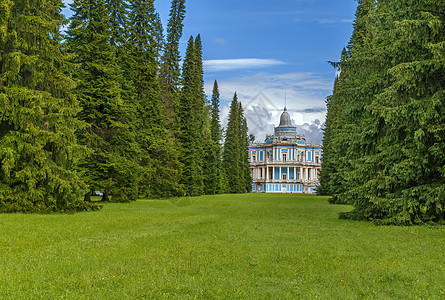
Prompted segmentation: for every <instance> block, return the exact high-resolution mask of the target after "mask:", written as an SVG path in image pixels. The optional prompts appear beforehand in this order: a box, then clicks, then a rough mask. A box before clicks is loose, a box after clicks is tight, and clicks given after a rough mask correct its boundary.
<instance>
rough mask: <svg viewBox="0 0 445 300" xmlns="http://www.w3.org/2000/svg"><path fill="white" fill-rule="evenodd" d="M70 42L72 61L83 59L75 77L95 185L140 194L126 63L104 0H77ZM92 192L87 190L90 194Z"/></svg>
mask: <svg viewBox="0 0 445 300" xmlns="http://www.w3.org/2000/svg"><path fill="white" fill-rule="evenodd" d="M71 8H72V10H73V12H74V14H73V16H72V18H71V23H70V26H69V30H68V36H67V42H68V47H69V49H70V51H71V52H72V61H73V62H74V63H75V64H77V65H78V67H77V69H76V71H75V72H74V73H73V77H74V79H75V80H76V88H75V90H74V91H75V93H76V95H77V98H78V100H79V102H80V105H81V107H82V110H81V112H80V113H79V118H80V119H81V120H83V121H85V122H87V123H88V124H89V125H90V126H89V127H88V128H86V129H85V130H83V131H82V132H81V133H80V140H81V142H82V143H83V144H84V145H86V146H87V147H88V148H89V149H91V153H90V155H89V156H88V157H87V159H86V160H84V162H83V167H84V168H85V170H86V176H87V177H86V178H87V179H88V183H89V185H90V188H91V189H92V190H93V189H98V190H102V191H104V197H103V200H108V194H109V193H110V192H111V193H113V200H114V201H129V200H134V199H136V198H137V196H138V190H137V189H138V185H139V184H138V180H139V173H140V170H139V164H138V161H137V160H134V158H138V157H139V154H138V153H137V152H138V150H139V148H138V146H137V144H136V141H135V138H134V135H133V133H132V131H131V127H130V124H128V122H127V120H128V119H129V118H131V114H130V115H129V110H128V107H126V106H125V105H124V102H123V100H122V97H121V93H122V89H121V85H120V84H119V78H120V76H121V69H120V68H119V65H118V64H117V61H116V53H115V49H114V47H113V46H112V45H111V44H110V38H111V35H110V33H111V31H110V29H109V24H110V21H109V16H108V13H107V10H106V3H105V1H104V0H92V1H87V0H75V1H74V2H73V4H72V5H71ZM86 197H88V195H87V196H86Z"/></svg>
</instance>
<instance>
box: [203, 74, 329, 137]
mask: <svg viewBox="0 0 445 300" xmlns="http://www.w3.org/2000/svg"><path fill="white" fill-rule="evenodd" d="M332 85H333V80H330V79H328V78H325V77H322V76H320V75H316V74H313V73H299V72H294V73H286V74H270V73H265V72H259V73H256V74H254V75H249V76H240V77H235V78H231V79H227V80H222V81H218V86H219V91H220V94H221V100H222V101H221V120H222V122H223V126H224V127H225V126H226V125H227V117H228V112H229V105H230V101H231V100H232V98H233V94H234V92H235V91H236V92H237V95H238V99H239V100H240V101H241V102H242V103H243V107H244V109H245V115H246V118H247V123H248V127H249V131H250V133H253V134H254V135H255V136H256V140H257V141H263V140H264V138H265V136H266V134H272V133H273V128H274V126H278V123H279V120H280V115H281V113H282V111H283V108H284V105H285V94H286V99H287V103H286V106H287V109H288V112H289V114H290V115H291V117H292V119H293V123H294V125H296V126H297V130H298V132H299V133H302V134H305V135H306V139H307V141H313V142H320V141H321V137H322V131H321V127H322V126H321V125H320V124H321V123H324V121H325V116H326V104H325V99H326V96H328V95H330V94H331V91H332ZM212 88H213V81H211V82H210V81H209V82H206V86H205V90H206V93H207V94H208V95H211V93H212Z"/></svg>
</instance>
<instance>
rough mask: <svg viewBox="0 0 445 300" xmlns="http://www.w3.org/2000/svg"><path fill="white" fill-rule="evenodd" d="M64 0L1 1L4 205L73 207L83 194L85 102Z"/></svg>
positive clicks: (0, 207)
mask: <svg viewBox="0 0 445 300" xmlns="http://www.w3.org/2000/svg"><path fill="white" fill-rule="evenodd" d="M61 5H62V3H61V1H58V0H53V1H45V2H41V1H5V0H1V1H0V212H43V213H48V212H72V211H81V210H89V209H97V208H98V207H97V206H95V205H93V204H90V203H86V202H84V201H83V200H82V194H83V193H85V192H86V186H85V184H84V183H83V181H82V180H81V179H80V176H79V173H77V172H75V170H74V169H75V166H76V163H77V161H78V159H79V158H81V157H82V156H83V155H84V150H85V149H84V148H83V147H80V146H78V145H77V141H76V137H75V131H76V130H79V129H81V128H83V127H84V124H83V123H82V122H80V121H78V120H76V119H75V115H76V113H77V112H78V109H79V107H78V103H77V101H76V100H75V98H74V97H73V95H72V94H71V93H70V89H71V86H72V81H71V80H70V78H69V77H67V76H66V75H65V74H63V73H62V69H64V68H65V67H66V66H65V64H64V60H65V59H66V54H65V53H64V52H63V51H62V48H61V44H60V42H61V35H60V33H59V30H60V27H61V25H62V24H63V23H64V18H63V16H62V15H61V14H60V11H61Z"/></svg>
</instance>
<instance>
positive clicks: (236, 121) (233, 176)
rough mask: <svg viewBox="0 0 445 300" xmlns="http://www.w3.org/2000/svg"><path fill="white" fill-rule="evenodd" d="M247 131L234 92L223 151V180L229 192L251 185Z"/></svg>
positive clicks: (243, 189) (242, 190)
mask: <svg viewBox="0 0 445 300" xmlns="http://www.w3.org/2000/svg"><path fill="white" fill-rule="evenodd" d="M247 131H248V129H247V122H246V119H245V118H244V113H243V108H242V105H241V102H238V96H237V94H236V93H235V95H234V96H233V100H232V102H231V104H230V111H229V121H228V123H227V129H226V134H225V141H224V151H223V169H224V176H225V178H224V180H226V181H227V185H228V192H229V193H244V192H247V191H250V190H251V187H252V178H251V175H250V164H249V149H248V146H249V145H248V143H249V141H248V135H247Z"/></svg>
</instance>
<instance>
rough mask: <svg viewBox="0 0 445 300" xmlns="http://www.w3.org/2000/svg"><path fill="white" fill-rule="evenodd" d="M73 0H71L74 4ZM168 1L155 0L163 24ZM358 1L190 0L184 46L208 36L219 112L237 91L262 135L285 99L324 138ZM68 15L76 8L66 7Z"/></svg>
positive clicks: (300, 123)
mask: <svg viewBox="0 0 445 300" xmlns="http://www.w3.org/2000/svg"><path fill="white" fill-rule="evenodd" d="M71 1H72V0H65V3H69V2H71ZM170 2H171V1H170V0H155V6H156V8H157V10H158V11H159V13H160V15H161V19H162V22H163V23H164V26H165V25H166V24H167V20H168V14H169V9H170ZM356 5H357V3H356V1H354V0H336V1H332V0H274V1H270V0H225V1H217V0H186V6H187V13H186V18H185V21H184V36H183V38H182V40H181V51H182V54H183V55H184V53H185V47H186V42H187V40H188V38H189V37H190V36H191V35H193V36H196V35H197V34H201V38H202V40H203V52H204V53H203V57H204V76H205V91H206V93H207V94H208V95H209V98H210V95H211V93H212V86H213V81H214V80H217V81H218V84H219V88H220V93H221V100H222V101H221V117H222V121H223V124H225V123H226V122H227V114H228V106H229V103H230V101H231V99H232V98H233V94H234V92H237V94H238V98H239V99H240V100H241V102H242V103H243V106H244V108H245V110H246V117H247V122H248V126H249V130H250V131H251V133H253V134H254V135H255V136H256V139H257V141H262V140H264V137H265V135H266V134H268V133H272V132H273V127H274V126H277V125H278V124H277V123H279V116H280V114H281V111H282V109H283V108H284V105H285V102H286V105H287V108H288V110H289V113H290V115H291V117H292V119H293V122H294V124H295V125H296V126H297V127H298V131H299V133H303V134H305V135H306V139H307V140H308V141H313V142H319V141H321V139H322V132H321V127H322V124H323V122H324V119H325V114H326V106H325V99H326V97H327V96H328V95H330V94H331V92H332V86H333V82H334V78H335V70H334V69H333V68H332V67H331V66H330V65H329V64H328V63H327V61H337V60H338V59H339V56H340V53H341V50H342V48H343V47H344V46H345V45H346V44H347V43H348V40H349V38H350V36H351V33H352V21H353V18H354V13H355V8H356ZM65 14H66V15H67V17H69V15H70V11H69V9H68V8H67V9H66V10H65Z"/></svg>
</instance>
